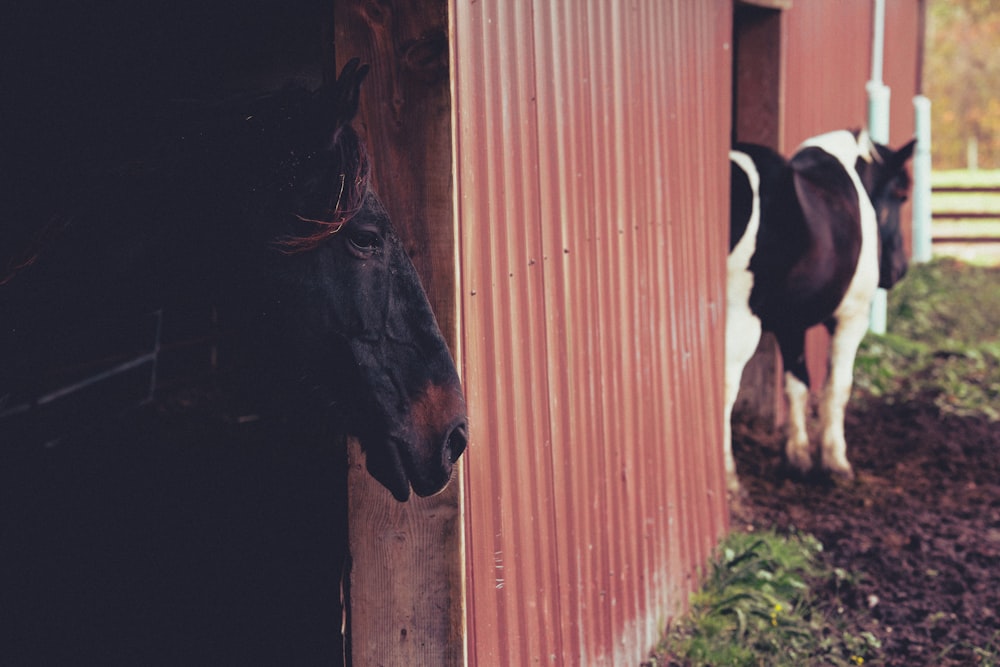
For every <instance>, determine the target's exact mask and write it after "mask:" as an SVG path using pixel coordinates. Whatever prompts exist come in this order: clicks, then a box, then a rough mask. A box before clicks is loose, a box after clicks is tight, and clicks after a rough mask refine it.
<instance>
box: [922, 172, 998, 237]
mask: <svg viewBox="0 0 1000 667" xmlns="http://www.w3.org/2000/svg"><path fill="white" fill-rule="evenodd" d="M933 193H934V194H970V195H972V194H975V195H998V196H1000V186H994V185H969V186H966V185H948V186H936V187H934V188H933ZM931 216H932V218H933V219H934V220H941V221H945V220H997V221H1000V201H998V205H997V206H996V207H994V208H993V210H978V211H976V210H972V211H956V210H949V209H945V210H935V211H933V213H932V214H931ZM966 231H967V230H966ZM977 231H978V230H977ZM983 231H984V233H973V234H969V233H965V234H956V233H954V232H952V233H947V232H944V233H935V234H934V235H933V237H932V242H934V243H971V244H980V243H1000V234H996V233H993V230H983Z"/></svg>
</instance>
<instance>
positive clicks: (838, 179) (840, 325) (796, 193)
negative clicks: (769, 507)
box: [724, 130, 914, 492]
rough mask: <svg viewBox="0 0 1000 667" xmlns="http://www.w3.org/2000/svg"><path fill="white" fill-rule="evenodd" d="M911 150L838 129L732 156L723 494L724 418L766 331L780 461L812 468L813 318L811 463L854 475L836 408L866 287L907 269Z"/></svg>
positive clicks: (846, 382)
mask: <svg viewBox="0 0 1000 667" xmlns="http://www.w3.org/2000/svg"><path fill="white" fill-rule="evenodd" d="M913 147H914V142H912V141H911V142H910V143H908V144H906V145H905V146H903V147H902V148H900V149H899V150H896V151H893V150H892V149H890V148H888V147H886V146H881V145H878V144H875V143H873V142H872V141H871V140H870V139H869V137H868V135H867V133H864V132H860V133H858V132H848V131H846V130H844V131H837V132H830V133H827V134H823V135H820V136H817V137H813V138H812V139H809V140H808V141H806V142H805V143H804V144H803V145H802V146H801V147H800V148H799V150H798V151H797V152H796V153H795V155H793V156H792V158H791V159H790V160H785V159H784V158H783V157H782V156H780V155H778V154H777V153H775V152H774V151H773V150H770V149H768V148H766V147H763V146H755V145H749V144H742V145H739V146H737V147H736V149H734V150H733V151H731V152H730V160H731V174H732V208H731V217H730V241H729V258H728V285H727V322H726V407H725V420H726V421H725V435H724V437H725V442H724V453H725V462H726V474H727V480H728V486H729V488H730V491H733V492H736V491H738V490H739V481H738V479H737V476H736V469H735V464H734V462H733V457H732V451H731V438H732V436H731V433H732V431H731V424H730V418H731V415H732V409H733V404H734V403H735V402H736V396H737V393H738V391H739V385H740V379H741V376H742V374H743V368H744V366H745V365H746V364H747V362H748V361H749V360H750V358H751V356H752V355H753V353H754V350H755V349H756V347H757V344H758V342H759V340H760V336H761V333H762V331H770V332H772V333H774V334H775V337H776V338H777V341H778V346H779V348H780V350H781V358H782V361H783V363H784V369H785V392H786V395H787V397H788V402H789V436H788V443H787V447H786V454H787V456H788V461H789V463H790V464H791V465H792V466H794V467H795V468H797V469H798V470H800V471H803V472H805V471H809V470H811V469H812V467H813V455H812V453H811V448H810V445H809V435H808V433H807V430H806V414H807V407H808V398H809V375H808V371H807V369H806V363H805V336H806V330H807V329H809V328H810V327H812V326H815V325H817V324H823V325H825V326H826V328H827V329H828V330H829V332H830V334H831V337H832V338H831V345H830V373H829V376H828V378H827V383H826V389H825V392H824V395H823V399H822V403H821V410H820V412H821V420H822V429H823V435H822V449H821V464H822V466H823V468H824V469H825V470H827V471H829V472H831V473H833V474H834V475H837V476H842V477H848V478H849V477H851V476H852V475H853V472H852V470H851V464H850V463H849V462H848V460H847V453H846V449H847V445H846V443H845V441H844V406H845V405H846V403H847V399H848V396H849V394H850V390H851V384H852V373H853V366H854V357H855V354H856V352H857V348H858V344H859V343H860V342H861V339H862V337H863V336H864V334H865V331H866V330H867V327H868V320H869V313H870V309H871V302H872V297H873V296H874V294H875V289H876V287H882V288H885V289H888V288H890V287H892V286H893V285H894V284H895V283H896V281H897V280H899V279H900V278H901V277H902V276H903V274H904V273H905V272H906V267H907V258H906V253H905V250H904V248H903V238H902V233H901V230H900V224H899V210H900V206H901V205H902V203H903V202H904V201H905V200H906V196H907V193H908V191H909V186H910V178H909V175H908V174H907V173H906V162H907V160H908V159H909V158H910V156H911V155H912V153H913Z"/></svg>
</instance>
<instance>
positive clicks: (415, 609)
mask: <svg viewBox="0 0 1000 667" xmlns="http://www.w3.org/2000/svg"><path fill="white" fill-rule="evenodd" d="M334 44H335V51H336V60H337V68H338V69H339V67H341V66H342V65H343V64H344V63H345V62H346V61H347V60H348V59H350V58H352V57H355V56H357V57H360V58H361V59H362V61H363V62H367V63H369V64H371V66H372V71H371V73H370V74H369V75H368V79H367V80H366V81H365V84H364V87H363V89H362V94H361V108H360V112H359V117H358V119H357V120H356V121H355V125H356V127H358V129H359V131H360V132H361V133H362V135H363V136H364V137H365V138H366V140H367V142H368V148H369V151H370V153H371V155H372V164H373V174H374V183H375V188H376V190H377V192H378V193H379V196H380V197H381V199H382V202H383V203H384V204H385V207H386V209H387V210H388V212H389V215H390V216H391V217H392V221H393V224H394V225H395V227H396V231H397V232H398V233H399V235H400V238H401V239H402V240H403V242H404V244H405V246H406V249H407V252H409V254H410V257H411V258H412V259H413V263H414V265H415V266H416V268H417V271H418V273H419V274H420V277H421V279H422V281H423V284H424V287H425V289H426V290H427V294H428V296H429V298H430V301H431V305H432V307H433V308H434V312H435V314H436V315H437V319H438V323H439V325H440V326H441V330H442V332H443V333H444V335H445V338H446V339H447V340H448V342H449V344H450V345H451V348H452V351H453V352H455V351H457V341H458V322H459V309H458V305H459V301H458V298H457V289H456V285H457V279H458V276H457V271H456V269H455V267H456V264H457V252H458V246H457V234H456V231H455V220H454V213H453V203H452V155H451V92H450V75H449V68H448V3H447V1H446V0H430V1H428V2H418V1H416V0H413V1H410V2H395V1H391V0H384V1H382V2H377V3H376V2H370V1H368V2H366V1H363V0H340V1H338V2H337V3H336V7H335V15H334ZM459 368H461V366H459ZM349 456H350V461H351V463H350V473H349V494H350V499H349V505H350V551H351V559H352V566H351V570H350V573H349V575H348V576H349V582H348V590H349V601H348V604H349V612H348V619H349V628H348V635H349V640H348V646H349V649H348V650H349V651H350V654H351V655H350V658H351V661H352V662H353V664H354V665H435V666H437V665H440V666H444V667H446V666H449V665H460V664H462V662H463V653H464V650H463V649H464V647H463V622H464V608H463V596H462V589H463V587H462V582H463V577H464V566H463V562H462V551H461V544H462V523H461V516H460V507H459V498H460V491H459V486H460V485H459V483H458V480H457V479H456V480H453V481H452V483H451V484H450V485H449V486H448V488H447V489H445V491H444V492H442V493H441V494H438V495H437V496H434V497H432V498H416V497H413V498H411V500H410V501H409V502H407V503H405V504H404V503H397V502H396V501H395V500H394V499H393V498H392V497H391V496H390V495H389V493H388V491H386V490H385V489H383V488H382V487H381V486H380V485H379V484H378V483H377V482H375V481H374V480H373V479H372V478H371V477H370V476H369V475H368V474H367V472H366V471H365V469H364V460H363V455H362V454H361V453H360V451H359V448H358V446H357V444H356V443H354V444H352V446H351V448H350V450H349ZM456 477H457V475H456Z"/></svg>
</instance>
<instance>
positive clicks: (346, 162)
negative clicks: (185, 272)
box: [258, 60, 467, 500]
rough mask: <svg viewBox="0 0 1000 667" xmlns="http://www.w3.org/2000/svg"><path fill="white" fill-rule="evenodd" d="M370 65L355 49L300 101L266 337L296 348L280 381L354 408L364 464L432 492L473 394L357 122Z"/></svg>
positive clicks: (403, 488)
mask: <svg viewBox="0 0 1000 667" xmlns="http://www.w3.org/2000/svg"><path fill="white" fill-rule="evenodd" d="M367 71H368V68H367V67H358V62H357V60H352V61H351V62H349V63H348V64H347V65H346V66H345V67H344V70H343V72H342V73H341V76H340V78H339V79H338V81H337V82H336V84H335V85H334V86H328V87H324V88H321V89H320V90H318V91H316V92H315V93H313V94H311V96H309V98H308V99H306V100H303V106H302V107H301V108H300V109H299V111H300V112H301V113H302V115H303V116H304V117H305V122H304V123H302V124H301V125H298V126H297V127H300V128H301V127H305V128H310V127H312V128H314V129H318V130H319V134H318V135H311V136H310V135H309V133H308V132H307V134H305V135H302V136H300V137H299V138H300V139H302V140H304V141H303V142H302V143H299V142H298V141H294V140H293V141H292V142H291V144H292V145H293V146H295V145H296V144H298V146H297V147H296V148H295V150H294V151H292V150H286V153H285V158H286V159H285V160H284V161H283V162H281V165H280V169H279V170H278V178H277V180H276V181H274V182H273V183H276V184H277V190H278V191H279V194H278V199H279V200H281V199H286V200H287V201H288V202H289V203H290V204H291V206H290V207H289V208H287V209H284V210H286V211H287V212H289V213H291V218H290V219H286V220H287V221H288V222H290V223H292V229H293V231H292V232H291V233H290V234H286V235H284V236H273V235H272V237H271V238H270V239H269V244H268V245H267V247H269V248H270V249H271V250H272V252H271V254H270V257H269V259H268V262H267V267H268V271H267V274H266V276H267V278H266V280H265V282H264V284H263V285H261V291H260V295H261V296H262V297H263V299H262V301H261V305H262V308H261V309H260V310H259V311H258V313H259V314H260V315H261V316H262V317H261V320H263V324H264V326H262V328H261V330H262V331H265V332H266V333H267V335H266V336H265V337H264V338H263V340H266V341H268V343H269V346H271V347H272V348H273V349H281V350H285V351H286V357H285V360H284V361H283V362H282V367H281V368H280V369H277V371H278V372H277V375H278V376H280V377H281V378H282V380H283V382H282V384H285V383H287V382H288V381H291V382H293V383H294V386H297V387H298V388H300V389H306V390H308V391H310V392H313V393H314V394H315V395H317V396H319V397H320V398H321V399H322V400H324V401H327V403H328V404H330V405H339V406H342V407H343V408H345V409H344V410H341V413H342V415H343V416H344V417H345V421H344V425H345V426H346V428H347V430H348V432H350V433H351V434H353V435H356V436H357V437H358V438H359V440H360V441H361V444H362V447H363V448H364V450H365V451H366V454H367V467H368V470H369V471H370V472H371V474H372V475H373V476H374V477H375V478H376V479H377V480H379V481H380V482H381V483H382V484H383V485H385V486H386V487H387V488H388V489H389V490H390V491H391V492H392V493H393V495H394V496H395V497H396V498H397V499H399V500H405V499H406V498H407V497H408V496H409V491H410V487H411V486H412V488H413V490H414V491H415V492H416V493H417V494H418V495H422V496H424V495H429V494H432V493H435V492H437V491H439V490H440V489H441V488H443V487H444V486H445V485H446V484H447V483H448V480H449V479H450V477H451V471H452V465H453V464H454V463H455V461H457V460H458V457H459V456H460V455H461V454H462V452H463V450H464V449H465V446H466V439H467V432H466V423H465V403H464V399H463V396H462V390H461V386H460V383H459V379H458V375H457V373H456V370H455V367H454V365H453V363H452V359H451V355H450V353H449V351H448V348H447V346H446V344H445V342H444V339H443V338H442V336H441V333H440V331H439V330H438V327H437V324H436V322H435V319H434V316H433V314H432V312H431V309H430V305H429V303H428V301H427V297H426V295H425V294H424V291H423V289H422V287H421V284H420V281H419V278H418V276H417V274H416V271H415V269H414V267H413V265H412V263H411V262H410V260H409V258H408V257H407V255H406V252H405V251H404V249H403V245H402V243H401V242H400V239H399V238H398V237H397V236H396V234H395V232H394V231H393V228H392V224H391V222H390V220H389V216H388V215H387V214H386V212H385V209H384V208H383V207H382V205H381V203H380V202H379V200H378V197H376V195H375V193H374V192H372V190H371V189H370V187H369V180H368V174H369V168H368V157H367V155H366V152H365V148H364V144H363V143H362V141H361V140H360V138H359V137H358V135H357V133H356V132H355V130H354V128H353V127H351V125H350V122H351V119H352V118H353V116H354V114H355V112H356V110H357V106H358V94H359V89H360V85H361V82H362V80H363V79H364V77H365V75H366V73H367ZM296 115H297V114H295V113H292V114H290V115H289V116H288V118H291V119H295V118H296ZM313 119H314V120H316V121H317V122H316V123H315V124H312V123H310V120H313ZM276 120H278V121H279V124H281V123H282V122H283V121H285V120H286V119H285V118H277V119H276ZM265 229H266V227H265ZM272 230H273V228H272ZM261 353H262V354H266V352H264V351H261Z"/></svg>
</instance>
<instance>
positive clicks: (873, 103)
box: [865, 0, 889, 334]
mask: <svg viewBox="0 0 1000 667" xmlns="http://www.w3.org/2000/svg"><path fill="white" fill-rule="evenodd" d="M874 2H875V7H874V17H873V19H874V24H873V26H872V78H871V81H869V82H868V83H867V84H866V85H865V90H866V91H867V92H868V134H869V135H871V138H872V141H876V142H878V143H880V144H888V143H889V87H888V86H886V85H885V84H884V83H882V53H883V50H884V48H885V0H874ZM887 302H888V295H887V294H886V291H885V290H884V289H881V288H879V289H877V290H875V296H874V298H873V299H872V310H871V319H870V321H869V324H868V328H869V330H871V331H872V332H874V333H877V334H884V333H885V331H886V306H887Z"/></svg>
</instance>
